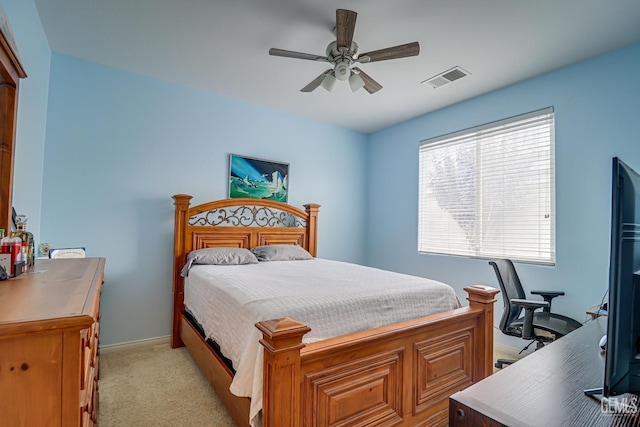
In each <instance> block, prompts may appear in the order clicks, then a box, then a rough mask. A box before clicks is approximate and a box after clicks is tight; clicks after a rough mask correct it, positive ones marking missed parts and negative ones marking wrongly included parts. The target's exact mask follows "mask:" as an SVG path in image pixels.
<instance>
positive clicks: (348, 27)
mask: <svg viewBox="0 0 640 427" xmlns="http://www.w3.org/2000/svg"><path fill="white" fill-rule="evenodd" d="M357 16H358V14H357V13H356V12H353V11H351V10H346V9H337V10H336V27H335V29H334V30H335V34H336V41H333V42H331V43H329V45H328V46H327V50H326V53H325V55H326V56H322V55H313V54H309V53H300V52H293V51H290V50H284V49H276V48H271V49H269V55H273V56H284V57H286V58H298V59H308V60H311V61H321V62H328V63H330V64H331V65H332V66H333V68H330V69H328V70H327V71H325V72H324V73H322V74H320V75H319V76H318V77H316V78H315V79H314V80H313V81H311V83H309V84H308V85H306V86H305V87H303V88H302V89H300V91H301V92H312V91H313V90H315V89H316V88H317V87H318V86H322V87H323V88H325V89H326V90H328V91H331V89H332V88H333V86H334V85H335V83H336V80H341V81H344V80H349V85H350V86H351V90H352V91H354V92H355V91H356V90H358V89H360V88H362V87H364V88H365V90H366V91H367V92H369V93H375V92H377V91H379V90H380V89H382V85H381V84H380V83H378V82H377V81H375V80H374V79H372V78H371V77H370V76H369V75H368V74H366V73H365V72H364V71H362V70H361V69H360V68H358V67H354V66H353V64H354V63H358V62H359V63H361V64H365V63H367V62H376V61H385V60H388V59H397V58H405V57H408V56H416V55H418V54H419V53H420V45H419V44H418V42H413V43H407V44H402V45H399V46H393V47H388V48H385V49H380V50H374V51H371V52H367V53H362V54H361V53H360V51H359V49H360V48H359V46H358V44H357V43H356V42H354V41H353V32H354V30H355V27H356V18H357Z"/></svg>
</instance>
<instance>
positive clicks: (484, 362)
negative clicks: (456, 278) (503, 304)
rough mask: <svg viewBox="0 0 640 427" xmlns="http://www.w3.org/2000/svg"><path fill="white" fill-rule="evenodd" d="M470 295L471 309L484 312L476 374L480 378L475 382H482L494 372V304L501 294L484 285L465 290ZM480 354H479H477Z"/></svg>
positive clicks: (475, 379)
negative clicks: (496, 297) (498, 294)
mask: <svg viewBox="0 0 640 427" xmlns="http://www.w3.org/2000/svg"><path fill="white" fill-rule="evenodd" d="M464 290H465V291H466V292H467V294H468V295H469V296H468V297H467V299H468V300H469V306H470V307H471V308H479V309H481V310H482V311H483V315H482V317H481V320H480V322H481V323H480V328H479V329H480V335H481V336H480V337H479V341H480V342H479V343H478V349H479V352H480V351H481V352H482V353H483V354H482V357H478V358H476V360H477V366H476V367H475V368H476V369H474V372H477V374H478V378H474V379H473V381H474V382H476V381H480V380H481V379H483V378H486V377H488V376H489V375H491V373H492V372H493V304H494V303H495V302H496V299H495V296H496V294H497V293H498V292H500V291H499V290H498V289H496V288H492V287H491V286H484V285H473V286H469V287H466V288H464ZM476 354H478V353H476Z"/></svg>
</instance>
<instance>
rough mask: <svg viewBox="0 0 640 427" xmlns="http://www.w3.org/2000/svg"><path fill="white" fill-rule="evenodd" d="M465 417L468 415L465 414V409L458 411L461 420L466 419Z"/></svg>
mask: <svg viewBox="0 0 640 427" xmlns="http://www.w3.org/2000/svg"><path fill="white" fill-rule="evenodd" d="M465 415H466V414H465V413H464V410H463V409H458V416H459V417H460V418H464V417H465Z"/></svg>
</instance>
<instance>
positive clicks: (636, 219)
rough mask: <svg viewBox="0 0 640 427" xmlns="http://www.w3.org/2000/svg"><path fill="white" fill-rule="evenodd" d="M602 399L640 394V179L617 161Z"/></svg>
mask: <svg viewBox="0 0 640 427" xmlns="http://www.w3.org/2000/svg"><path fill="white" fill-rule="evenodd" d="M612 178H613V179H612V191H611V254H610V260H609V262H610V264H609V303H608V307H607V310H608V316H607V319H608V324H607V338H606V354H605V374H604V387H603V390H602V391H603V395H604V396H605V397H609V396H617V395H621V394H624V393H633V394H640V292H639V287H640V175H638V174H637V173H636V172H635V171H634V170H633V169H632V168H631V167H629V166H628V165H626V164H625V163H623V162H622V161H621V160H620V159H618V158H617V157H615V158H614V159H613V177H612Z"/></svg>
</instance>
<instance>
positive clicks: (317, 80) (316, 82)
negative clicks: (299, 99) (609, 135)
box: [300, 69, 333, 92]
mask: <svg viewBox="0 0 640 427" xmlns="http://www.w3.org/2000/svg"><path fill="white" fill-rule="evenodd" d="M331 71H333V70H332V69H328V70H327V71H325V72H324V73H322V74H320V75H319V76H318V77H316V78H315V79H313V80H312V81H311V83H309V84H308V85H306V86H305V87H303V88H302V89H300V92H313V91H314V90H316V89H317V88H318V86H320V84H321V83H322V81H323V80H324V78H325V77H326V76H327V74H330V73H331Z"/></svg>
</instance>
